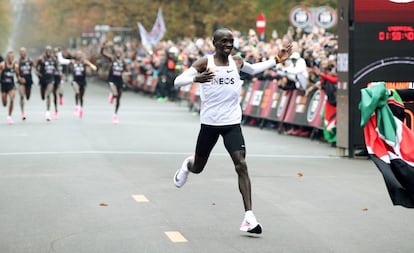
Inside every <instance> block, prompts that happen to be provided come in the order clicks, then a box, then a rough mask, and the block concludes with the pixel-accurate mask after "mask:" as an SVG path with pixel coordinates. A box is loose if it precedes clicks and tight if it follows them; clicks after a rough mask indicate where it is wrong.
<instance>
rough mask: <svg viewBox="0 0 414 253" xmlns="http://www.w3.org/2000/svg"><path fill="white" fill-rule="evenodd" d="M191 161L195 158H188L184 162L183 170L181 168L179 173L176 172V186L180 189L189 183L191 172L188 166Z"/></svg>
mask: <svg viewBox="0 0 414 253" xmlns="http://www.w3.org/2000/svg"><path fill="white" fill-rule="evenodd" d="M190 160H193V156H189V157H187V158H186V159H185V160H184V162H183V164H182V165H181V168H179V169H178V170H177V172H175V175H174V184H175V186H177V187H178V188H180V187H181V186H183V185H184V184H185V182H186V181H187V177H188V174H189V173H190V171H189V170H188V167H187V164H188V163H189V162H190Z"/></svg>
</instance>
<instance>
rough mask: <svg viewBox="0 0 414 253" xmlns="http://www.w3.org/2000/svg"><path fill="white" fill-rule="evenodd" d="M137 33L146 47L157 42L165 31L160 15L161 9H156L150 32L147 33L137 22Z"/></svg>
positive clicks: (149, 47)
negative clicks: (155, 17)
mask: <svg viewBox="0 0 414 253" xmlns="http://www.w3.org/2000/svg"><path fill="white" fill-rule="evenodd" d="M138 28H139V34H140V36H141V43H142V45H143V46H144V47H146V48H147V49H151V47H152V46H153V45H155V44H158V43H159V42H160V41H161V39H162V37H164V34H165V32H166V30H167V29H166V28H165V23H164V18H163V17H162V11H161V9H158V14H157V19H156V20H155V23H154V25H153V27H152V29H151V32H150V33H148V32H147V31H146V30H145V28H144V26H143V25H142V24H141V23H140V22H138Z"/></svg>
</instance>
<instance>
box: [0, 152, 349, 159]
mask: <svg viewBox="0 0 414 253" xmlns="http://www.w3.org/2000/svg"><path fill="white" fill-rule="evenodd" d="M190 153H191V152H186V153H185V152H158V151H115V150H108V151H102V150H84V151H27V152H2V153H0V156H25V155H35V156H37V155H39V156H40V155H155V156H158V155H170V156H185V155H188V154H190ZM211 155H212V156H228V154H227V153H212V154H211ZM248 157H253V158H298V159H339V158H341V157H340V156H335V155H288V154H286V155H283V154H278V155H276V154H274V155H273V154H249V155H248Z"/></svg>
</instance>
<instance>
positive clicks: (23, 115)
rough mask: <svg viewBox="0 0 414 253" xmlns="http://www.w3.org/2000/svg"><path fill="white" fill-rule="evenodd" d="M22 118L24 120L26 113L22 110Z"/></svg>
mask: <svg viewBox="0 0 414 253" xmlns="http://www.w3.org/2000/svg"><path fill="white" fill-rule="evenodd" d="M22 120H26V114H24V112H22Z"/></svg>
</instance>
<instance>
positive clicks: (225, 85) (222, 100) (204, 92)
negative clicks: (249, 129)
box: [200, 55, 243, 126]
mask: <svg viewBox="0 0 414 253" xmlns="http://www.w3.org/2000/svg"><path fill="white" fill-rule="evenodd" d="M207 59H208V62H207V69H210V70H212V71H214V74H215V76H214V78H213V79H212V80H211V82H207V83H201V84H200V98H201V111H200V120H201V124H206V125H212V126H225V125H234V124H240V122H241V118H242V110H241V106H240V103H239V100H240V91H241V86H242V83H243V81H242V80H240V75H239V71H238V69H237V66H236V63H235V62H234V60H233V58H232V56H229V66H216V64H215V63H214V56H213V55H209V56H207Z"/></svg>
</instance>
